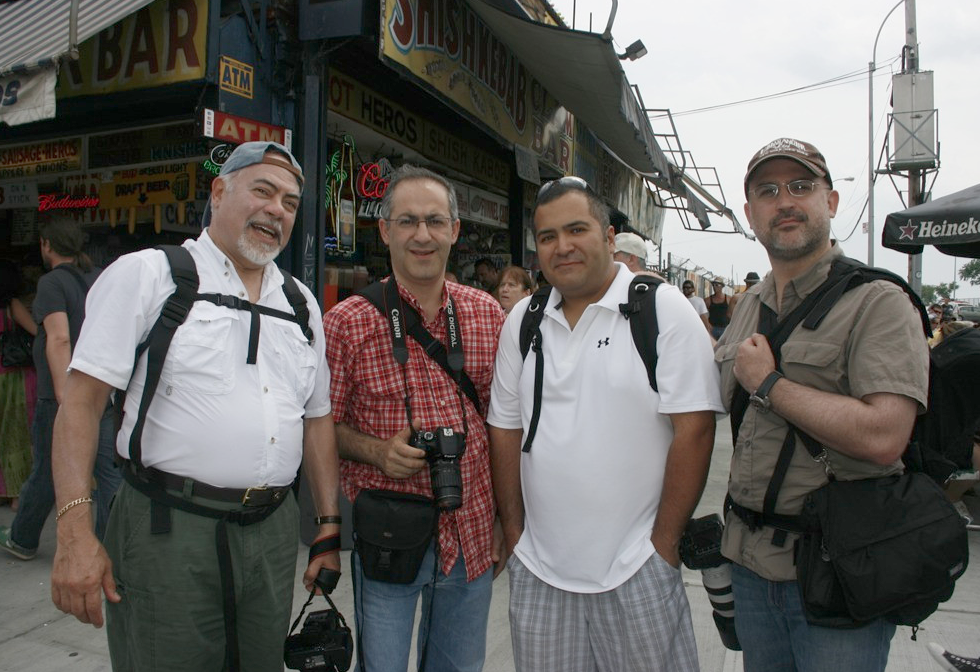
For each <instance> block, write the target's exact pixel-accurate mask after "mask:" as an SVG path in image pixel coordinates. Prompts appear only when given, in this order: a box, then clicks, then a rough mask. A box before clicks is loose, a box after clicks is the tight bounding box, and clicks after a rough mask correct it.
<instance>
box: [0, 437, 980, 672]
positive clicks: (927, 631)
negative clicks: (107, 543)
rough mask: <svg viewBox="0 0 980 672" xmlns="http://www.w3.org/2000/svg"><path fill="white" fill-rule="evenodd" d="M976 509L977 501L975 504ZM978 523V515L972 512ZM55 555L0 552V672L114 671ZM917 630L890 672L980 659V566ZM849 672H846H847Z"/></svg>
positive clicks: (496, 663) (45, 542)
mask: <svg viewBox="0 0 980 672" xmlns="http://www.w3.org/2000/svg"><path fill="white" fill-rule="evenodd" d="M731 453H732V451H731V432H730V430H729V428H728V420H727V418H725V419H723V420H722V421H720V422H719V423H718V434H717V439H716V441H715V453H714V457H713V459H712V465H711V472H710V474H709V477H708V484H707V487H706V488H705V493H704V496H703V497H702V499H701V504H700V505H699V506H698V509H697V511H696V512H695V515H697V516H702V515H707V514H709V513H712V512H717V511H720V509H721V504H722V501H723V499H724V496H725V489H726V484H727V481H728V463H729V460H730V458H731ZM973 501H974V502H976V499H974V500H973ZM973 513H974V516H975V517H977V518H978V519H980V510H974V511H973ZM12 519H13V514H12V513H11V511H10V509H9V508H7V507H4V508H0V525H8V526H9V524H10V521H11V520H12ZM970 550H971V554H972V555H973V557H974V558H980V533H978V532H971V533H970ZM53 555H54V520H53V518H52V519H49V521H48V524H47V526H46V527H45V530H44V535H43V536H42V539H41V547H40V549H39V551H38V556H37V558H36V559H35V560H33V561H31V562H22V561H19V560H17V559H15V558H13V557H11V556H9V555H7V554H6V553H2V552H0V590H2V594H3V598H2V599H3V613H4V618H3V619H2V620H0V672H35V671H36V672H59V671H61V670H71V671H72V672H102V671H107V670H110V669H111V668H110V666H109V656H108V653H107V651H106V643H105V633H104V631H102V630H95V629H94V628H92V627H91V626H89V625H83V624H81V623H79V622H78V621H76V620H75V619H74V618H72V617H69V616H66V615H65V614H62V613H61V612H60V611H58V610H57V609H56V608H55V607H54V605H53V604H52V603H51V597H50V584H49V580H50V571H51V560H52V558H53ZM305 557H306V549H305V548H301V550H300V559H299V561H298V562H297V584H296V585H297V589H296V593H295V596H294V599H293V613H294V617H295V615H296V614H298V613H299V609H300V607H301V606H302V604H303V602H304V601H305V599H306V595H305V594H304V591H303V589H302V585H301V583H300V581H299V577H300V576H301V575H302V572H303V569H305V561H304V559H305ZM342 562H343V565H342V566H343V567H344V569H345V571H346V570H347V569H348V568H349V566H350V563H349V553H346V552H345V553H343V558H342ZM684 584H685V586H686V587H687V594H688V599H689V600H690V602H691V612H692V616H693V619H694V631H695V636H696V637H697V641H698V654H699V657H700V660H701V669H702V670H703V671H704V672H741V670H742V661H741V654H737V653H733V652H731V651H727V650H726V649H725V648H724V647H722V645H721V642H720V641H719V639H718V634H717V631H716V630H715V625H714V621H713V620H712V618H711V609H710V606H709V605H708V599H707V596H706V593H705V592H704V589H703V587H702V585H701V576H700V574H699V573H698V572H692V571H689V570H687V569H685V570H684ZM333 598H334V602H336V604H337V606H338V608H339V609H340V610H341V612H342V613H343V614H344V616H345V618H347V620H348V623H350V624H351V625H352V624H353V618H354V609H353V595H352V592H351V584H350V580H349V579H348V577H347V576H345V577H344V578H343V579H341V582H340V585H339V586H338V587H337V590H336V591H335V592H334V594H333ZM507 601H508V589H507V577H506V575H505V574H504V575H501V576H500V577H499V578H498V579H497V581H496V582H495V583H494V594H493V601H492V604H491V607H490V627H489V632H488V634H487V662H486V666H485V668H484V669H485V670H486V672H513V669H514V663H513V659H512V656H511V647H510V629H509V626H508V620H507ZM325 605H326V602H324V601H323V600H320V599H317V600H315V601H314V603H313V605H312V606H311V607H310V609H312V610H315V609H322V608H324V606H325ZM910 636H911V628H906V627H900V628H899V629H898V632H897V634H896V635H895V638H894V639H893V640H892V647H891V655H890V656H889V661H888V668H887V672H913V671H915V672H930V671H932V670H935V671H936V672H938V670H939V667H938V666H936V665H935V664H934V663H933V661H932V658H931V657H930V656H929V653H928V651H927V650H926V644H927V643H928V642H930V641H934V642H938V643H939V644H941V645H942V646H944V647H946V648H947V649H950V650H952V651H954V652H956V653H961V654H964V655H968V656H976V655H978V654H980V645H978V642H980V560H975V561H974V564H973V565H972V566H971V567H970V568H969V569H968V570H967V572H966V574H965V575H964V576H963V577H962V578H961V579H960V580H959V582H958V583H957V589H956V594H955V595H954V596H953V599H951V600H950V601H949V602H947V603H945V604H943V605H941V606H940V609H939V611H937V612H936V613H935V614H933V615H932V616H931V617H930V618H929V619H928V620H926V621H925V623H923V625H922V627H921V628H920V629H919V633H918V641H915V642H913V641H911V640H910ZM842 672H843V671H842Z"/></svg>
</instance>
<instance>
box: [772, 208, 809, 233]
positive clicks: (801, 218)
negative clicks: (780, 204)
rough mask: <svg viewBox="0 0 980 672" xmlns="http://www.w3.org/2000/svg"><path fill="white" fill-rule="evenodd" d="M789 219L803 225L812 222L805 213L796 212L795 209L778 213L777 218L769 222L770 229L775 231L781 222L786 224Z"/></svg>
mask: <svg viewBox="0 0 980 672" xmlns="http://www.w3.org/2000/svg"><path fill="white" fill-rule="evenodd" d="M787 219H790V220H794V221H797V222H800V223H802V224H806V223H807V222H808V221H810V218H809V217H808V216H807V214H806V213H805V212H802V211H800V210H796V209H795V208H793V209H787V210H780V211H779V212H777V213H776V216H775V217H773V218H772V219H770V220H769V228H770V229H774V228H776V226H777V225H778V224H779V223H780V222H784V221H786V220H787Z"/></svg>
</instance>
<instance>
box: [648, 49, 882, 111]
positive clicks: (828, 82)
mask: <svg viewBox="0 0 980 672" xmlns="http://www.w3.org/2000/svg"><path fill="white" fill-rule="evenodd" d="M900 58H901V56H896V57H894V58H893V59H891V60H890V61H887V62H886V63H884V64H883V66H882V67H885V66H890V65H891V64H893V63H894V62H895V61H897V60H898V59H900ZM867 74H868V70H867V68H864V69H862V70H854V71H852V72H848V73H845V74H843V75H838V76H836V77H831V78H830V79H825V80H823V81H822V82H816V83H814V84H807V85H806V86H799V87H796V88H795V89H787V90H786V91H780V92H778V93H770V94H766V95H764V96H756V97H754V98H745V99H742V100H736V101H732V102H729V103H720V104H718V105H709V106H707V107H698V108H694V109H690V110H682V111H681V112H671V116H672V117H682V116H686V115H689V114H699V113H701V112H713V111H715V110H722V109H725V108H729V107H736V106H738V105H747V104H749V103H758V102H762V101H765V100H774V99H776V98H783V97H786V96H795V95H797V94H800V93H808V92H810V91H819V90H821V89H828V88H831V87H835V86H842V85H844V84H852V83H854V82H856V81H858V80H859V79H863V78H864V77H866V76H867ZM874 76H875V77H881V76H891V74H890V73H889V72H888V71H884V70H883V71H882V72H880V73H879V74H877V75H874ZM665 116H666V115H662V114H661V115H651V118H653V119H657V118H661V117H665Z"/></svg>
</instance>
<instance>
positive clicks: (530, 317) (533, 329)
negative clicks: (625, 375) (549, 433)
mask: <svg viewBox="0 0 980 672" xmlns="http://www.w3.org/2000/svg"><path fill="white" fill-rule="evenodd" d="M662 282H663V281H662V280H660V279H659V278H655V277H653V276H651V275H637V276H635V277H634V278H633V280H631V281H630V286H629V292H628V294H627V298H626V303H621V304H619V312H620V313H622V315H623V318H625V319H627V320H629V323H630V334H631V335H632V337H633V347H635V348H636V350H637V352H638V353H639V354H640V359H641V360H643V364H644V366H645V367H646V371H647V380H648V381H649V383H650V387H652V388H653V391H654V392H659V390H658V389H657V336H658V334H659V333H660V330H659V327H658V324H657V305H656V300H657V286H658V285H660V284H661V283H662ZM550 295H551V288H550V287H542V288H541V289H539V290H537V291H536V292H534V294H532V295H531V301H530V303H529V304H528V307H527V310H526V311H525V312H524V316H523V317H522V318H521V329H520V335H519V339H520V348H521V357H522V358H525V357H527V353H528V351H530V350H533V351H534V354H535V358H534V399H533V402H532V406H531V421H530V424H529V425H528V429H527V437H526V438H525V439H524V445H523V446H522V447H521V450H522V451H523V452H525V453H529V452H531V443H532V442H533V441H534V436H535V435H536V434H537V431H538V421H539V420H540V419H541V395H542V394H543V391H544V352H543V350H542V347H543V345H544V339H543V338H542V336H541V320H542V318H543V317H544V306H545V304H547V302H548V298H549V296H550Z"/></svg>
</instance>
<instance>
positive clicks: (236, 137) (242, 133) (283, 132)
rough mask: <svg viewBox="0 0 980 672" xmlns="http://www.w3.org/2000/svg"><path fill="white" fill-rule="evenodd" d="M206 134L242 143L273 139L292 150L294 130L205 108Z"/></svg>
mask: <svg viewBox="0 0 980 672" xmlns="http://www.w3.org/2000/svg"><path fill="white" fill-rule="evenodd" d="M204 136H205V137H208V138H216V139H218V140H224V141H226V142H232V143H234V144H236V145H240V144H242V143H243V142H251V141H253V140H263V141H264V140H271V141H272V142H278V143H279V144H280V145H285V146H286V148H287V149H289V150H290V151H292V148H293V132H292V131H291V130H290V129H288V128H283V127H282V126H273V125H272V124H263V123H262V122H261V121H255V120H254V119H246V118H245V117H236V116H235V115H233V114H225V113H224V112H218V111H217V110H209V109H205V110H204Z"/></svg>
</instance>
